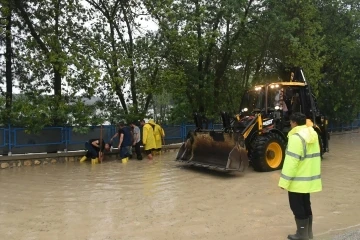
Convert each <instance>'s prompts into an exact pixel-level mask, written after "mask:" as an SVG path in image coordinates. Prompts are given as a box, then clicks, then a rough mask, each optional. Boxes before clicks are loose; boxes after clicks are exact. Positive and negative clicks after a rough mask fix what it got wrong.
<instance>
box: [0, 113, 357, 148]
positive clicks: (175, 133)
mask: <svg viewBox="0 0 360 240" xmlns="http://www.w3.org/2000/svg"><path fill="white" fill-rule="evenodd" d="M208 127H209V129H221V128H222V124H209V126H208ZM163 128H164V130H165V142H166V143H181V142H184V141H185V139H186V137H187V134H188V132H189V131H190V130H194V129H195V125H192V124H181V125H174V126H163ZM359 128H360V115H359V118H357V119H355V121H353V122H351V123H347V124H346V123H335V122H329V127H328V129H329V132H337V133H340V134H341V132H347V131H351V130H355V129H359ZM25 130H26V129H25V128H12V127H11V126H8V127H7V128H6V127H2V128H0V155H1V154H7V153H9V152H12V153H20V154H21V153H27V152H37V151H38V152H39V151H40V152H50V151H51V152H54V151H64V150H65V149H71V150H83V148H84V142H86V141H88V140H89V139H91V138H98V137H99V136H100V127H99V126H93V127H90V131H89V132H88V133H86V134H80V133H76V132H75V131H74V129H73V127H47V128H44V129H43V130H42V131H41V132H40V133H39V134H27V133H25ZM115 133H116V126H113V125H108V126H103V138H104V140H105V141H108V140H110V138H111V137H112V136H113V135H114V134H115ZM116 145H117V140H114V146H116Z"/></svg>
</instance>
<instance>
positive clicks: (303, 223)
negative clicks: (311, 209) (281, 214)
mask: <svg viewBox="0 0 360 240" xmlns="http://www.w3.org/2000/svg"><path fill="white" fill-rule="evenodd" d="M295 222H296V227H297V231H296V233H295V234H294V235H289V236H288V239H290V240H309V219H308V218H307V219H296V218H295Z"/></svg>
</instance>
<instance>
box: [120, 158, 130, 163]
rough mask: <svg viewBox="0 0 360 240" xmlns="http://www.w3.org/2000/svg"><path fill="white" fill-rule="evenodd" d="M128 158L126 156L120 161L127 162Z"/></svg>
mask: <svg viewBox="0 0 360 240" xmlns="http://www.w3.org/2000/svg"><path fill="white" fill-rule="evenodd" d="M128 160H129V158H127V157H126V158H123V159H121V162H122V163H127V162H128Z"/></svg>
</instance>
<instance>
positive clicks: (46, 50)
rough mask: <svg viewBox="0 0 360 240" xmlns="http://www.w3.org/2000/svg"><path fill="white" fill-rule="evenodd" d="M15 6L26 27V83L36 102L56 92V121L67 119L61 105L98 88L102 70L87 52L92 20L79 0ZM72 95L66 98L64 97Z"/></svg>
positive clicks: (26, 90) (23, 86)
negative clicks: (95, 65)
mask: <svg viewBox="0 0 360 240" xmlns="http://www.w3.org/2000/svg"><path fill="white" fill-rule="evenodd" d="M14 4H15V11H16V13H17V14H18V16H19V17H20V18H21V19H22V25H23V27H24V28H25V29H26V31H25V32H24V33H23V34H24V37H23V42H22V45H21V48H20V49H18V50H17V52H16V55H17V57H18V58H20V59H21V61H22V63H23V65H22V71H21V75H20V78H19V81H20V88H21V90H22V92H23V93H24V94H26V95H27V97H28V98H32V102H36V101H37V100H36V99H35V98H39V97H40V96H41V95H42V94H51V92H53V100H52V104H51V105H49V106H48V107H49V108H50V110H51V111H50V112H51V116H50V117H51V119H52V120H51V123H50V125H60V124H64V123H66V122H67V117H66V116H67V114H63V109H61V106H62V105H64V104H65V103H66V102H69V101H72V100H74V99H76V97H77V96H78V94H77V93H78V92H79V91H81V90H85V92H86V94H85V95H86V96H88V97H91V96H92V95H93V94H94V88H95V87H96V85H97V79H98V78H99V75H100V74H99V72H98V70H97V69H96V68H93V67H92V59H91V58H90V57H89V56H88V55H87V52H88V50H87V46H86V45H84V44H82V43H83V40H84V37H86V28H85V27H83V25H84V24H85V22H86V21H87V19H86V17H85V15H84V8H83V6H82V5H81V4H80V1H79V0H71V1H63V0H56V1H50V0H41V1H23V0H14ZM64 96H66V98H64Z"/></svg>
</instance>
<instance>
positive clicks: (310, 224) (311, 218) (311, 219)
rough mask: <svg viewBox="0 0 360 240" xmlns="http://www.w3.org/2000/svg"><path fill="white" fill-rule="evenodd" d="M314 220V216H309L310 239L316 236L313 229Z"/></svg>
mask: <svg viewBox="0 0 360 240" xmlns="http://www.w3.org/2000/svg"><path fill="white" fill-rule="evenodd" d="M312 222H313V216H312V215H310V216H309V239H313V238H314V234H313V231H312Z"/></svg>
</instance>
